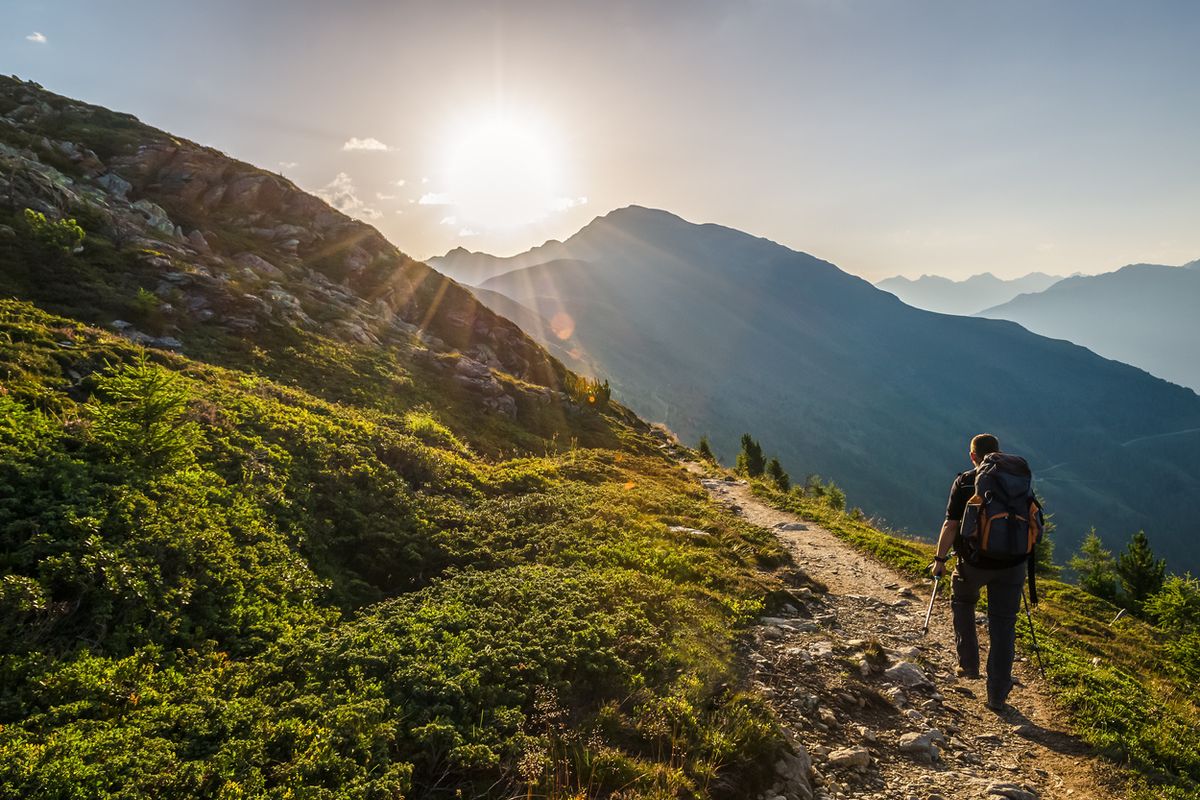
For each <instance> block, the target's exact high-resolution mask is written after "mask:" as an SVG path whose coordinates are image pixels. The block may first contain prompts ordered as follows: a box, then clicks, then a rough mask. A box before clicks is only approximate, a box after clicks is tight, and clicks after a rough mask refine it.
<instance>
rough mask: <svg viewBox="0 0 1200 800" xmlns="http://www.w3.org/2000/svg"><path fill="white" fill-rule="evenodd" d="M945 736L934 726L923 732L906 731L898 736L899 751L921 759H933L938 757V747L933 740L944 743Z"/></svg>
mask: <svg viewBox="0 0 1200 800" xmlns="http://www.w3.org/2000/svg"><path fill="white" fill-rule="evenodd" d="M945 741H946V738H945V737H944V736H942V732H941V731H939V730H937V729H936V728H930V729H929V730H927V731H925V732H924V733H906V734H904V735H903V736H901V737H900V752H902V753H908V754H909V755H911V756H913V757H914V758H916V759H918V760H921V761H934V760H936V759H937V757H938V747H937V744H935V742H942V743H943V744H944V743H945Z"/></svg>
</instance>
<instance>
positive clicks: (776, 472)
mask: <svg viewBox="0 0 1200 800" xmlns="http://www.w3.org/2000/svg"><path fill="white" fill-rule="evenodd" d="M767 477H768V478H770V479H771V482H772V483H774V484H775V486H776V488H778V489H779V491H781V492H786V491H787V490H788V489H790V488H791V487H792V479H791V477H790V476H789V475H788V474H787V473H786V472H784V471H783V465H782V464H780V463H779V459H778V458H776V457H774V456H772V457H771V460H770V461H768V462H767Z"/></svg>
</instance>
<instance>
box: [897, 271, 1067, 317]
mask: <svg viewBox="0 0 1200 800" xmlns="http://www.w3.org/2000/svg"><path fill="white" fill-rule="evenodd" d="M1061 280H1062V276H1061V275H1047V274H1046V273H1044V272H1031V273H1029V274H1028V275H1025V276H1024V277H1021V278H1012V279H1008V280H1005V279H1003V278H997V277H996V276H995V275H993V274H992V273H990V272H984V273H981V274H979V275H972V276H971V277H970V278H967V279H966V280H962V281H952V280H950V279H949V278H943V277H942V276H940V275H922V276H921V277H920V278H917V279H916V280H912V279H910V278H905V277H904V276H902V275H897V276H896V277H894V278H885V279H884V280H882V281H879V282H878V283H876V284H875V285H876V286H877V287H878V288H880V289H883V290H884V291H885V292H891V293H892V294H894V295H896V297H899V298H900V299H901V300H903V301H904V302H906V303H908V304H909V305H910V306H916V307H917V308H924V309H926V310H927V311H938V312H941V313H943V314H961V315H964V316H966V315H969V314H974V313H976V312H978V311H982V310H984V309H985V308H991V307H992V306H995V305H999V304H1001V303H1005V302H1007V301H1009V300H1011V299H1012V298H1014V297H1016V296H1017V295H1019V294H1024V293H1026V292H1040V291H1042V290H1043V289H1047V288H1049V287H1050V286H1053V285H1054V284H1056V283H1058V282H1059V281H1061Z"/></svg>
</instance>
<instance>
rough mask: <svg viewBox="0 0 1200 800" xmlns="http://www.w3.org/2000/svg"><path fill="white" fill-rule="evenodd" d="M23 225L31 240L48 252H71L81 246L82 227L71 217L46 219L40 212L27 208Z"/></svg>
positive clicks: (82, 237)
mask: <svg viewBox="0 0 1200 800" xmlns="http://www.w3.org/2000/svg"><path fill="white" fill-rule="evenodd" d="M25 225H26V227H27V228H28V229H29V233H30V235H31V236H32V238H33V240H34V241H35V242H37V244H38V245H39V246H41V247H42V248H43V249H44V250H45V251H47V252H48V253H51V254H56V253H72V252H74V251H75V249H76V248H79V247H82V246H83V240H84V232H83V228H81V227H79V223H77V222H76V221H75V220H73V219H60V220H48V219H46V215H45V214H43V213H42V212H40V211H34V210H33V209H32V208H27V209H25Z"/></svg>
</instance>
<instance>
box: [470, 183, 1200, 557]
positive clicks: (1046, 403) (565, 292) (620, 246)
mask: <svg viewBox="0 0 1200 800" xmlns="http://www.w3.org/2000/svg"><path fill="white" fill-rule="evenodd" d="M564 246H565V247H567V248H568V249H569V250H570V251H571V256H572V262H571V263H573V264H574V266H573V268H570V269H560V268H557V267H561V263H559V264H557V266H556V265H534V266H531V267H527V268H524V269H522V270H517V271H511V272H508V273H505V274H502V275H499V276H497V277H495V278H492V279H489V280H488V281H486V282H485V288H488V289H491V290H494V291H500V292H501V293H504V294H507V295H508V296H509V297H511V298H513V299H515V300H517V301H519V302H521V303H523V304H524V305H526V306H528V307H530V308H534V309H535V310H537V311H538V312H539V313H540V314H541V315H542V316H544V317H550V316H553V315H555V314H565V315H567V316H569V317H571V318H572V320H573V322H574V336H575V338H576V340H577V341H578V343H579V344H580V346H581V348H582V349H583V351H584V353H585V354H586V356H587V357H588V358H589V363H594V364H595V365H596V369H597V371H598V372H600V373H601V374H603V375H604V376H605V377H606V378H608V379H609V380H610V381H611V382H612V385H613V387H614V389H615V391H616V394H617V396H618V397H620V398H623V401H625V402H627V403H629V404H630V405H631V406H632V407H633V408H635V409H636V410H638V411H639V412H640V413H642V414H643V415H646V416H649V417H651V418H657V419H661V420H663V421H665V422H666V423H667V424H668V425H670V426H671V427H672V428H673V429H674V430H676V431H678V432H679V433H680V434H681V435H683V436H685V437H688V438H692V439H694V438H696V437H698V436H699V435H700V434H703V433H707V434H708V435H709V436H710V439H711V440H712V441H713V444H714V447H715V449H716V450H717V452H718V453H719V454H720V455H722V457H723V458H726V459H731V458H732V456H733V448H734V446H735V443H736V441H737V438H738V436H739V435H740V433H741V432H743V431H747V430H748V431H751V432H752V433H755V434H756V435H757V436H760V437H761V438H762V440H763V441H764V443H765V446H766V448H767V450H768V451H769V452H775V453H776V454H778V455H779V456H780V457H781V458H782V459H783V460H784V464H785V467H787V468H789V469H791V470H792V471H793V472H796V471H799V472H802V473H804V472H821V473H823V474H826V475H832V476H833V477H834V478H835V479H836V480H837V481H838V482H839V483H840V484H841V485H842V486H843V487H844V488H846V489H847V491H848V493H849V495H850V497H851V501H852V502H854V503H856V504H859V505H862V506H863V507H864V508H865V510H866V511H867V512H868V513H870V514H882V515H883V516H884V517H886V518H887V519H889V520H890V521H891V522H892V524H895V525H899V526H903V527H907V528H910V529H915V530H921V529H923V528H926V526H931V525H933V521H936V520H937V519H938V517H939V514H940V502H941V499H942V498H941V495H942V494H943V491H944V490H943V489H942V488H941V486H940V485H941V483H942V482H943V481H944V482H946V483H947V484H948V483H949V479H950V478H951V477H952V476H953V475H952V473H953V472H954V470H955V465H956V464H957V463H959V461H960V460H961V459H962V458H963V457H962V455H961V453H962V448H963V444H961V442H965V441H966V440H967V439H969V438H970V436H971V435H973V434H975V433H979V432H980V429H989V428H993V427H995V428H1000V429H1001V430H996V431H995V432H997V433H999V434H1000V435H1001V440H1002V442H1005V443H1006V446H1008V447H1009V448H1010V449H1012V450H1014V451H1017V452H1023V453H1026V454H1027V455H1028V456H1029V457H1030V458H1031V460H1032V461H1033V463H1034V464H1035V468H1039V467H1040V468H1043V469H1046V470H1047V471H1046V472H1045V473H1044V475H1043V477H1042V479H1041V480H1042V482H1043V484H1044V488H1045V489H1046V492H1047V494H1048V495H1050V497H1051V498H1052V500H1053V501H1054V502H1055V504H1056V506H1057V508H1058V509H1059V510H1060V511H1061V516H1060V519H1062V520H1065V519H1067V518H1071V519H1072V522H1071V523H1070V527H1065V529H1064V530H1063V533H1064V536H1063V546H1064V549H1070V548H1071V547H1073V545H1074V544H1075V543H1076V542H1078V541H1079V539H1080V538H1081V537H1082V534H1083V533H1084V532H1085V531H1086V529H1087V527H1088V526H1090V525H1091V524H1092V523H1096V524H1097V525H1098V526H1099V527H1100V528H1101V530H1102V532H1103V535H1106V536H1108V537H1110V541H1113V542H1117V541H1121V540H1122V539H1123V538H1124V537H1125V536H1127V535H1128V534H1129V533H1130V532H1131V531H1132V530H1137V529H1138V528H1147V529H1148V530H1151V531H1152V532H1153V533H1154V534H1156V536H1157V538H1156V543H1158V544H1159V545H1160V546H1161V547H1162V549H1163V551H1164V552H1167V553H1169V555H1170V557H1171V558H1172V559H1173V563H1189V564H1190V563H1192V561H1191V559H1192V555H1191V554H1190V551H1189V550H1188V549H1187V548H1186V547H1184V546H1183V545H1182V543H1181V541H1180V540H1179V539H1178V538H1176V537H1178V535H1179V533H1178V532H1179V531H1180V530H1182V529H1183V528H1182V527H1181V526H1185V525H1186V520H1184V519H1183V518H1182V517H1178V516H1174V517H1172V516H1170V514H1169V512H1168V514H1167V515H1166V516H1165V517H1164V516H1163V514H1162V512H1161V510H1160V506H1161V505H1162V503H1161V498H1157V497H1156V496H1155V492H1156V491H1157V490H1156V489H1155V488H1154V482H1153V481H1152V480H1151V479H1150V478H1149V476H1150V475H1160V476H1161V478H1162V479H1163V480H1169V481H1170V482H1171V483H1176V482H1179V481H1182V482H1183V484H1185V485H1188V486H1191V487H1192V488H1193V489H1195V488H1197V487H1195V486H1194V484H1195V480H1194V479H1193V478H1190V477H1187V474H1188V471H1187V467H1186V459H1184V458H1183V455H1182V453H1181V452H1180V451H1179V450H1177V449H1176V448H1177V445H1178V443H1167V442H1165V441H1159V442H1156V444H1155V447H1156V448H1158V449H1161V450H1162V451H1163V452H1161V453H1159V452H1157V451H1155V452H1153V453H1151V452H1143V453H1139V454H1138V455H1137V456H1136V457H1135V459H1134V461H1135V462H1136V463H1138V464H1140V465H1141V466H1140V467H1138V468H1137V470H1139V471H1140V472H1141V473H1143V474H1139V475H1134V476H1131V477H1130V478H1128V480H1129V481H1130V482H1131V483H1132V484H1136V486H1135V487H1130V486H1126V485H1124V484H1123V481H1124V480H1125V479H1123V478H1120V477H1119V476H1120V475H1121V471H1122V469H1123V467H1124V464H1125V461H1124V459H1126V457H1127V456H1128V450H1127V449H1124V448H1121V443H1122V442H1125V441H1128V440H1131V439H1136V438H1138V437H1139V436H1140V435H1143V434H1139V433H1134V431H1140V430H1143V429H1146V430H1148V428H1149V427H1150V426H1151V425H1153V424H1157V423H1150V424H1148V421H1147V420H1146V419H1145V418H1144V417H1142V416H1141V415H1138V414H1134V413H1133V412H1132V407H1133V406H1132V405H1130V406H1129V407H1128V408H1127V407H1126V404H1127V403H1129V404H1134V403H1135V397H1141V398H1142V399H1140V400H1137V401H1136V402H1137V403H1144V402H1151V403H1152V404H1154V405H1161V406H1162V408H1163V414H1162V417H1161V419H1162V420H1163V426H1164V427H1161V428H1157V429H1156V432H1157V433H1165V432H1167V430H1168V428H1170V429H1171V430H1185V429H1190V428H1192V427H1195V425H1194V424H1193V420H1195V419H1197V415H1198V414H1200V403H1198V402H1197V400H1198V399H1197V398H1196V396H1195V395H1194V394H1193V393H1191V392H1189V391H1187V390H1185V389H1182V388H1181V387H1176V386H1172V385H1170V384H1167V383H1165V382H1162V381H1160V380H1158V379H1156V378H1153V377H1152V376H1150V375H1149V374H1147V373H1146V372H1145V371H1144V370H1141V369H1138V368H1136V367H1130V366H1128V365H1126V364H1122V363H1118V362H1115V361H1111V360H1108V359H1104V358H1102V357H1100V356H1097V355H1096V354H1094V353H1091V352H1090V351H1088V350H1086V349H1084V348H1081V347H1078V346H1076V345H1072V344H1070V343H1069V342H1065V341H1057V340H1053V339H1046V338H1043V337H1039V336H1036V335H1035V334H1032V333H1029V332H1028V331H1026V330H1025V329H1023V328H1021V327H1020V326H1019V325H1017V324H1015V323H1012V322H1007V321H993V320H985V319H982V318H971V317H960V316H952V315H944V314H936V313H932V312H926V311H922V310H919V309H914V308H911V307H910V306H907V305H905V304H904V303H903V302H901V301H900V300H899V299H898V298H896V297H895V296H893V295H891V294H889V293H887V292H884V291H882V290H879V289H876V288H875V287H873V286H871V284H869V283H868V282H866V281H864V280H863V279H861V278H858V277H856V276H853V275H849V274H847V273H845V272H842V271H841V270H839V269H838V268H837V267H836V266H835V265H833V264H830V263H829V262H825V261H822V260H820V259H817V258H814V257H812V256H810V255H807V254H803V253H799V252H797V251H792V250H790V249H788V248H786V247H784V246H782V245H779V244H777V243H774V242H770V241H769V240H766V239H763V238H761V237H756V236H753V235H751V234H747V233H744V232H738V231H734V230H733V229H729V228H725V227H723V226H719V225H713V224H705V225H697V224H693V223H689V222H687V221H685V220H682V219H680V218H678V217H676V216H674V215H671V214H669V212H664V211H661V210H655V211H644V210H642V209H639V208H637V207H632V208H626V209H620V210H618V211H617V212H614V214H610V215H605V216H602V217H598V218H597V220H596V221H595V222H594V223H592V224H590V225H589V226H586V227H585V228H584V229H582V230H581V231H580V232H579V233H577V234H575V235H574V236H572V237H568V238H567V239H566V240H565V241H564ZM580 265H583V266H580ZM981 323H984V324H981ZM987 348H993V349H998V352H997V355H998V356H999V359H998V362H997V367H998V368H999V369H1001V370H1002V373H1001V374H1003V375H1004V380H1005V381H1008V382H1009V383H1010V384H1011V386H1020V387H1022V389H1020V390H1016V389H1013V388H1009V389H1005V390H1004V391H1002V392H998V393H997V394H996V395H995V396H994V397H993V396H990V395H989V393H988V392H987V391H986V390H985V389H984V387H983V386H979V387H978V388H976V387H975V386H974V385H973V384H972V382H971V381H970V380H965V379H964V375H963V368H962V367H961V366H959V365H965V364H969V363H971V361H972V359H974V358H976V353H977V352H986V349H987ZM1005 348H1007V349H1009V350H1010V351H1011V352H1008V353H1004V352H1003V350H1004V349H1005ZM1018 354H1024V355H1018ZM989 357H991V356H989ZM1035 369H1036V370H1037V371H1038V372H1040V373H1042V374H1041V375H1040V376H1039V377H1037V378H1036V379H1035V377H1034V370H1035ZM967 374H969V372H968V373H967ZM935 387H936V388H935ZM1135 387H1136V388H1135ZM1009 395H1015V399H1014V400H1013V401H1012V402H1011V403H1005V402H1002V401H1001V400H1000V399H999V398H1002V397H1006V396H1009ZM1065 398H1074V399H1073V400H1071V401H1068V400H1066V399H1065ZM1099 398H1110V399H1107V400H1103V401H1101V400H1100V399H1099ZM1146 398H1154V399H1153V400H1147V399H1146ZM1167 409H1170V410H1169V411H1168V410H1167ZM1081 418H1086V419H1087V420H1088V421H1087V422H1081ZM1172 419H1173V420H1176V421H1177V422H1178V423H1179V424H1177V425H1172V424H1171V423H1168V422H1166V420H1172ZM891 420H894V421H895V422H894V423H893V422H891ZM939 420H941V421H939ZM972 420H973V421H972ZM1051 420H1057V421H1053V422H1052V421H1051ZM902 428H903V429H906V430H900V429H902ZM1088 431H1091V433H1089V432H1088ZM1126 433H1129V434H1130V435H1126ZM1110 435H1111V437H1112V438H1111V439H1109V438H1108V437H1109V436H1110ZM1092 436H1100V437H1101V440H1102V441H1103V442H1104V443H1103V444H1102V445H1099V449H1100V450H1103V451H1104V455H1103V457H1099V456H1096V457H1098V458H1099V462H1098V463H1097V464H1088V463H1084V462H1083V461H1082V460H1080V459H1079V458H1078V456H1077V454H1078V453H1080V452H1092V451H1094V450H1096V449H1097V447H1098V444H1097V442H1096V441H1093V440H1092V439H1091V437H1092ZM901 453H905V454H906V455H903V456H902V455H901ZM1064 463H1065V464H1066V466H1063V464H1064ZM1051 466H1054V467H1055V469H1053V470H1048V468H1049V467H1051ZM963 468H965V466H964V467H963ZM917 475H919V476H921V477H920V479H919V480H918V479H916V478H914V477H913V476H917ZM900 476H904V477H900ZM1167 476H1170V477H1169V478H1168V477H1167ZM1100 485H1104V486H1106V487H1108V488H1107V490H1106V493H1103V494H1099V493H1097V491H1096V490H1093V489H1091V488H1089V486H1100ZM1122 495H1124V496H1123V497H1122ZM1135 495H1136V496H1138V497H1139V498H1140V499H1137V500H1136V501H1135V500H1133V497H1134V496H1135ZM883 498H886V499H883ZM1099 509H1104V510H1103V511H1101V510H1099ZM1081 517H1087V518H1088V519H1087V520H1086V521H1085V519H1083V518H1081ZM1156 519H1157V521H1156ZM931 520H932V521H931Z"/></svg>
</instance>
